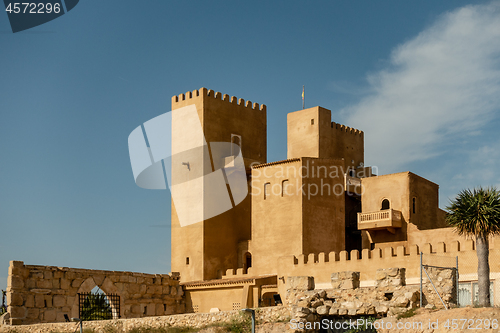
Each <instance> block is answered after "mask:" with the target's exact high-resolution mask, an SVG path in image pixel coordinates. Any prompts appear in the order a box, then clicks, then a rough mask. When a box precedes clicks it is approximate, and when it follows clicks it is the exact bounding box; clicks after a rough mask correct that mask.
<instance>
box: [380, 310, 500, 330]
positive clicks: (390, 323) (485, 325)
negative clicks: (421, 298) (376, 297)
mask: <svg viewBox="0 0 500 333" xmlns="http://www.w3.org/2000/svg"><path fill="white" fill-rule="evenodd" d="M416 313H417V314H416V315H414V316H412V317H410V318H405V319H400V320H396V319H395V318H391V319H388V318H384V319H380V320H377V321H376V323H378V325H379V326H378V327H380V328H378V329H377V332H380V333H389V332H404V333H440V332H456V333H458V332H469V333H470V332H476V333H480V332H481V333H487V332H488V333H489V332H500V308H470V307H466V308H458V309H450V310H439V311H437V310H434V311H433V310H426V309H419V310H417V312H416ZM375 325H377V324H375ZM375 327H376V328H377V326H375Z"/></svg>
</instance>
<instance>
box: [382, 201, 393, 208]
mask: <svg viewBox="0 0 500 333" xmlns="http://www.w3.org/2000/svg"><path fill="white" fill-rule="evenodd" d="M390 207H391V204H390V203H389V200H387V199H384V200H383V201H382V210H384V209H389V208H390Z"/></svg>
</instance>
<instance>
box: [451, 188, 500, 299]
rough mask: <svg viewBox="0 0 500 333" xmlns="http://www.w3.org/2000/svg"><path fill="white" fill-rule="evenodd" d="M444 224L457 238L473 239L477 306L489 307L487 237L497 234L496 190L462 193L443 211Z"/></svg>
mask: <svg viewBox="0 0 500 333" xmlns="http://www.w3.org/2000/svg"><path fill="white" fill-rule="evenodd" d="M446 209H447V211H448V215H447V217H446V221H447V222H448V224H449V225H451V226H453V227H455V229H456V231H457V232H458V234H459V235H465V236H474V237H475V238H476V253H477V277H478V278H477V279H478V288H479V295H478V298H479V305H480V306H490V305H491V302H490V264H489V261H488V256H489V253H490V250H489V242H488V237H489V236H490V235H494V234H500V192H499V191H498V190H497V189H496V188H486V189H483V188H482V187H479V188H477V189H474V190H472V191H471V190H469V189H467V190H462V191H461V192H460V193H459V194H458V195H457V197H456V198H455V200H452V201H451V203H450V205H449V206H448V207H446Z"/></svg>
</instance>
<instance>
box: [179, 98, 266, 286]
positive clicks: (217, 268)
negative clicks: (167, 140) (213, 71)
mask: <svg viewBox="0 0 500 333" xmlns="http://www.w3.org/2000/svg"><path fill="white" fill-rule="evenodd" d="M188 105H194V106H195V107H196V112H197V115H198V118H199V124H201V128H202V132H203V133H202V135H203V136H204V140H205V141H206V143H207V145H208V146H209V147H211V146H212V143H215V142H229V143H234V144H236V145H237V146H239V147H240V150H241V154H242V156H243V160H244V164H245V169H246V172H247V174H249V173H250V172H251V171H250V167H251V164H252V163H257V164H260V163H265V162H266V154H267V150H266V149H267V148H266V144H267V142H266V140H267V139H266V126H267V120H266V106H265V105H260V106H259V104H257V103H253V104H252V103H251V102H250V101H244V100H243V99H237V98H236V97H234V96H233V97H229V96H228V95H224V96H222V94H221V93H219V92H214V91H213V90H207V89H205V88H201V89H199V90H194V91H193V92H187V93H186V94H181V95H179V96H174V97H172V110H176V109H179V108H182V107H185V106H188ZM174 114H175V113H174ZM174 123H175V122H173V124H174ZM179 124H182V119H181V120H180V122H179V119H177V122H176V123H175V126H176V128H173V129H172V132H173V133H174V134H175V133H176V131H179V130H180V131H190V130H191V127H192V126H193V124H192V123H191V122H188V123H186V124H185V127H184V128H183V127H182V126H179ZM183 138H186V135H183ZM189 140H190V138H189V136H188V137H187V141H189ZM178 141H179V140H177V141H176V138H175V137H174V136H173V138H172V152H173V153H174V152H176V151H179V150H182V146H183V145H184V144H185V143H184V142H178ZM179 147H181V148H179ZM211 152H212V153H211ZM196 154H198V155H201V156H202V161H205V162H204V163H198V164H199V166H198V168H200V169H201V170H196V167H197V166H196V165H189V164H188V162H184V161H180V160H179V161H178V160H176V159H172V170H173V172H174V171H175V172H176V175H181V176H183V175H185V177H187V178H189V179H190V177H195V176H199V175H207V174H210V173H211V172H213V171H216V169H218V168H219V169H220V167H221V165H222V166H224V165H226V163H231V161H230V159H231V155H233V153H232V152H227V154H225V155H227V156H222V155H224V154H222V155H221V156H218V155H217V154H216V153H214V151H213V150H212V151H210V150H208V148H206V149H201V150H198V151H197V152H196ZM219 155H220V154H219ZM220 161H223V162H222V164H221V162H220ZM181 162H182V163H181ZM190 168H192V169H190ZM193 172H194V173H196V175H195V174H194V173H193ZM191 175H193V176H191ZM247 185H248V184H247ZM201 190H202V191H204V188H203V186H202V188H201ZM227 190H228V192H229V193H231V192H230V188H229V185H227ZM189 191H200V188H199V187H198V188H194V187H190V185H189V183H188V182H186V185H185V187H184V188H183V189H182V192H184V193H188V192H189ZM180 192H181V191H180ZM181 195H182V193H181ZM201 198H202V199H201V200H200V201H201V202H199V203H196V204H197V205H198V204H199V205H202V206H203V207H204V206H208V205H210V202H213V201H214V200H215V201H216V200H217V198H209V200H207V199H206V198H205V197H203V194H202V196H201ZM232 204H233V206H234V202H233V201H232ZM178 208H179V207H178ZM183 208H184V209H185V208H186V207H183ZM187 208H189V207H187ZM250 220H251V200H250V195H248V196H247V197H246V198H245V199H244V200H243V201H242V202H240V203H239V204H237V205H235V207H233V208H232V209H229V210H227V211H225V212H223V213H221V214H219V215H216V216H214V217H211V218H208V219H203V221H200V222H197V223H194V224H190V225H186V226H181V223H180V221H179V216H178V212H177V210H176V207H175V204H174V200H173V201H172V217H171V230H172V234H171V236H172V241H171V244H172V260H171V262H172V271H175V272H180V276H181V280H182V282H187V281H198V280H209V279H215V278H218V277H219V276H220V274H221V272H222V271H225V269H227V268H233V267H236V266H237V252H238V242H241V241H244V240H249V239H250V237H251V233H250V227H251V226H250V224H251V222H250Z"/></svg>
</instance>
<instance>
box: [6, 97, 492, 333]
mask: <svg viewBox="0 0 500 333" xmlns="http://www.w3.org/2000/svg"><path fill="white" fill-rule="evenodd" d="M176 110H177V112H176ZM184 110H189V112H190V113H189V116H186V115H188V113H183V112H184ZM172 111H173V112H172V114H174V115H175V116H172V118H171V127H172V128H171V130H172V138H173V139H172V143H171V147H169V149H170V150H171V152H172V154H174V155H175V156H172V158H171V159H168V160H163V161H165V162H161V163H165V164H164V165H165V168H167V167H166V164H167V163H169V164H170V167H171V168H170V169H171V171H172V174H171V178H170V180H171V181H173V183H174V185H177V184H180V185H181V186H180V187H178V188H177V187H176V188H175V190H172V203H171V205H172V217H171V228H172V229H171V237H172V239H171V245H172V258H171V265H172V267H171V268H172V272H173V273H170V274H144V273H136V272H117V271H104V270H89V269H79V268H68V267H55V266H42V265H26V264H24V262H22V261H11V262H10V267H9V277H8V280H7V313H6V314H4V315H3V316H2V317H0V324H1V322H2V321H3V322H6V323H9V324H12V325H18V324H35V323H51V322H62V321H64V320H65V315H66V316H68V315H69V316H71V317H78V316H80V315H81V310H82V304H83V303H82V302H83V301H84V300H85V297H87V296H86V295H88V294H87V293H88V292H90V291H91V290H93V289H94V288H95V287H98V288H100V289H101V290H102V291H103V292H104V293H105V294H106V295H110V294H114V295H113V296H114V298H113V300H112V301H110V306H111V308H112V317H113V318H114V319H117V318H139V317H148V316H164V315H170V314H181V313H192V312H195V313H196V312H201V313H206V312H218V311H227V310H240V309H244V308H256V307H268V306H274V305H277V304H279V303H280V302H283V303H284V304H285V305H287V304H288V305H290V304H291V303H290V301H291V299H292V298H293V297H294V296H293V295H292V294H290V292H289V291H290V290H292V291H293V290H297V281H299V282H300V281H301V282H300V283H302V288H303V290H311V289H318V290H323V292H322V294H323V296H322V297H324V294H325V290H330V292H331V293H333V294H334V296H332V297H333V298H336V297H337V296H339V297H340V296H342V295H340V294H339V295H337V294H335V293H336V292H342V291H345V290H342V288H339V285H343V284H344V283H347V284H350V285H351V289H349V290H348V291H347V294H346V295H347V296H348V297H351V298H352V297H357V296H356V295H354V294H353V295H354V296H353V295H351V293H352V290H353V289H352V287H353V285H354V284H356V286H357V287H362V288H360V289H363V287H367V288H364V290H365V291H366V290H372V292H373V290H374V288H375V289H377V288H378V287H379V286H380V283H381V281H382V280H381V279H380V276H381V275H383V277H382V278H383V279H385V276H389V275H388V274H393V273H395V274H396V275H390V279H392V280H393V282H394V283H397V285H398V288H399V287H402V286H405V284H407V285H408V287H409V288H410V289H411V288H413V289H412V290H413V291H412V292H411V294H412V295H415V294H414V292H415V290H418V285H419V283H420V281H422V280H421V274H422V273H421V269H420V267H421V260H422V263H424V262H423V261H425V263H424V264H428V265H429V264H430V265H431V266H438V268H443V267H444V268H446V269H447V270H448V273H447V274H451V273H450V272H451V271H453V272H455V273H456V278H455V275H448V277H445V278H444V279H445V280H449V281H447V284H448V285H447V287H446V288H447V290H445V291H444V292H445V293H446V294H447V296H449V297H448V298H449V300H451V299H452V298H455V302H456V298H457V297H458V300H459V303H460V304H462V305H464V304H471V303H472V302H473V300H474V297H475V294H476V292H477V255H476V251H475V242H474V240H471V239H466V238H463V237H459V236H458V235H457V234H456V233H455V232H454V231H453V229H452V228H449V227H447V225H446V223H445V213H444V212H443V211H442V210H441V209H439V205H438V190H439V188H438V185H436V184H435V183H432V182H430V181H428V180H426V179H424V178H422V177H419V176H417V175H415V174H413V173H411V172H401V173H396V174H389V175H376V174H375V173H374V172H373V170H372V169H374V168H371V167H367V166H366V165H365V164H364V133H363V132H362V131H360V130H357V129H353V128H350V127H347V126H344V125H340V124H337V123H335V122H332V121H331V112H330V111H329V110H327V109H324V108H322V107H313V108H308V109H303V110H299V111H295V112H291V113H289V114H288V117H287V159H286V160H284V161H275V162H268V161H267V156H266V155H267V151H266V149H267V148H266V145H267V141H266V135H267V119H266V106H265V105H259V104H257V103H253V104H252V103H251V102H250V101H244V100H243V99H237V98H236V97H229V96H228V95H222V94H220V93H218V92H214V91H212V90H207V89H205V88H201V89H199V90H194V91H192V92H188V93H186V94H181V95H179V96H174V97H173V98H172ZM174 118H175V119H174ZM166 123H167V124H168V122H166ZM174 125H175V126H174ZM199 126H201V128H198V127H199ZM145 127H146V125H145ZM156 128H159V129H161V130H162V131H164V127H156ZM167 131H168V129H167ZM133 133H134V132H133ZM137 133H139V134H140V135H139V137H140V138H141V140H143V141H144V138H143V137H142V135H143V134H142V129H141V127H138V130H137ZM158 138H160V139H161V140H158ZM149 139H150V140H149V143H151V142H152V139H156V140H157V142H160V143H162V142H164V141H162V140H163V137H161V136H157V137H155V138H153V137H150V138H149ZM129 140H130V137H129ZM214 143H222V144H226V146H225V148H224V149H220V150H217V149H215V150H214V149H213V148H214V147H215V145H216V144H214ZM160 146H162V147H163V146H168V145H165V144H160ZM142 148H143V152H146V153H145V154H143V155H142V156H145V158H146V161H147V162H149V161H151V162H153V161H154V158H153V157H152V156H153V153H152V150H151V149H152V148H151V147H149V146H147V147H146V144H145V143H144V142H143V144H142ZM148 150H149V152H148ZM167 150H168V149H167ZM176 154H177V155H176ZM162 158H163V157H162ZM146 164H147V163H146ZM146 164H144V165H143V166H145V167H147V165H146ZM151 165H154V164H151ZM160 165H161V164H160ZM236 166H238V168H240V169H239V170H238V172H236V174H238V177H239V178H238V179H239V181H240V184H241V183H242V184H243V186H242V187H243V188H241V187H239V188H238V187H237V186H236V187H235V186H233V185H234V184H233V182H232V180H233V177H235V173H232V172H233V171H234V170H233V169H235V168H236ZM132 168H133V169H134V165H132ZM222 169H223V170H224V172H222V171H221V170H222ZM153 171H154V170H153ZM219 171H220V172H219ZM216 172H219V179H218V180H219V182H218V184H217V186H218V190H219V192H216V193H220V194H221V195H220V196H218V195H213V192H210V191H209V186H208V185H210V184H209V183H208V182H205V179H204V177H205V176H206V175H211V174H215V173H216ZM160 174H161V176H162V177H163V172H160ZM222 175H224V177H223V178H221V177H222ZM200 176H203V177H200ZM167 177H168V176H167ZM207 178H208V177H207ZM200 179H201V181H200ZM162 181H163V178H162ZM173 187H174V186H173ZM173 187H172V188H173ZM242 190H244V191H242ZM174 192H175V193H174ZM179 195H180V196H179ZM176 197H177V199H176ZM223 197H224V198H223ZM179 198H180V199H181V200H178V199H179ZM186 198H189V199H190V200H185V199H186ZM193 198H194V199H193ZM223 199H224V200H226V203H225V207H226V208H227V209H226V208H225V209H224V210H220V211H216V212H215V213H214V209H213V208H214V207H213V206H214V205H216V206H217V205H218V204H219V202H221V201H223ZM193 200H194V201H193ZM195 206H196V207H195ZM195 208H196V209H195ZM200 208H201V209H200ZM219 208H220V207H219ZM193 211H195V212H194V213H193ZM186 212H187V213H186ZM182 214H184V215H182ZM186 214H187V215H186ZM201 214H203V215H201ZM188 215H189V216H190V217H193V216H195V217H196V218H197V219H198V220H197V221H198V222H196V223H194V222H193V221H191V222H193V223H187V224H186V223H185V220H183V219H184V218H185V217H186V216H188ZM200 216H201V219H200ZM457 267H458V271H457V270H454V269H455V268H457ZM386 272H392V273H386ZM449 276H452V278H449ZM346 277H349V278H350V279H351V281H347V280H346V281H347V282H346V281H340V279H341V278H342V279H343V278H346ZM440 278H441V279H443V277H440ZM429 279H430V278H429ZM490 279H491V281H492V285H491V294H492V302H493V304H495V305H500V240H499V238H498V237H496V238H495V237H491V238H490ZM354 280H356V281H354ZM294 281H295V282H294ZM386 282H387V281H385V282H384V281H383V283H386ZM391 283H392V282H391ZM357 287H356V288H357ZM393 287H394V285H393ZM370 288H371V289H370ZM429 288H430V289H428V290H427V291H426V294H425V295H424V297H426V301H427V302H429V300H431V299H432V297H434V299H435V300H434V301H433V302H434V303H435V302H439V299H437V298H436V297H435V296H436V295H435V294H433V295H431V294H432V293H434V289H433V288H434V287H429ZM457 288H458V289H459V292H458V293H457ZM422 289H423V288H422ZM401 290H403V289H401ZM401 290H399V291H400V292H401ZM379 291H380V290H377V291H375V292H379ZM361 292H364V291H363V290H361ZM320 294H321V292H320ZM333 294H332V295H333ZM382 294H383V293H382ZM457 294H458V296H456V295H457ZM346 295H344V296H346ZM372 295H373V294H372ZM454 295H455V296H454ZM344 296H342V297H344ZM365 296H366V295H365ZM438 296H439V295H438ZM384 297H385V296H384ZM416 297H417V296H416ZM333 298H331V297H329V298H328V300H326V299H325V302H329V304H330V306H332V309H333V311H334V312H332V311H330V312H329V313H334V314H339V315H341V310H342V311H343V312H342V313H344V314H346V313H349V315H351V312H350V311H353V314H370V313H368V312H367V311H365V310H362V308H359V309H357V308H353V309H345V308H343V309H341V310H339V309H337V308H335V307H334V306H333V301H332V299H333ZM412 299H413V296H412ZM292 301H293V300H292ZM406 301H408V302H409V303H408V304H410V306H416V305H415V300H412V301H411V302H410V300H408V299H406ZM369 302H371V301H369ZM306 303H307V302H306ZM340 303H342V302H339V304H340ZM345 303H346V304H347V303H348V304H351V303H352V304H354V303H353V302H351V301H349V302H347V301H346V302H345ZM355 303H356V302H355ZM339 304H337V305H339ZM342 304H343V303H342ZM405 304H406V303H405ZM429 304H431V303H429ZM423 305H425V303H423ZM437 305H439V304H437ZM443 305H444V303H443ZM342 306H343V305H342ZM404 306H406V305H404ZM371 307H372V308H373V306H371ZM273 309H277V310H280V308H272V309H271V310H273ZM306 310H307V309H306ZM323 310H324V311H326V310H325V309H323ZM307 311H309V310H307ZM307 311H306V312H307ZM314 311H316V310H314ZM335 311H338V312H335ZM371 311H372V312H371V314H373V313H375V312H373V311H376V309H375V310H373V309H372V310H371ZM387 311H388V310H387V308H386V309H385V310H383V311H381V312H380V313H379V314H384V313H387ZM325 313H328V311H326V312H325ZM377 313H378V312H377ZM306 315H307V314H306Z"/></svg>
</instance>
